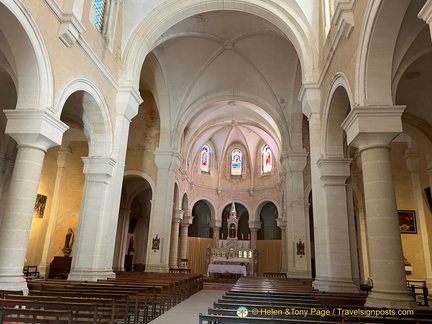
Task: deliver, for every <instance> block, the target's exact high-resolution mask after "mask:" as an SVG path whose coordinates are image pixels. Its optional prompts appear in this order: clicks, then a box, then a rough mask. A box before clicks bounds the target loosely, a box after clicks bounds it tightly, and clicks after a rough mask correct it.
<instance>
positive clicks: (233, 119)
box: [140, 11, 301, 158]
mask: <svg viewBox="0 0 432 324" xmlns="http://www.w3.org/2000/svg"><path fill="white" fill-rule="evenodd" d="M152 54H153V55H154V57H155V58H156V60H157V62H158V64H159V65H160V68H161V70H162V72H163V79H164V83H165V85H166V89H168V90H166V91H161V89H154V88H152V87H153V86H154V85H155V84H158V82H154V81H152V80H151V77H149V76H148V75H146V73H148V71H150V69H148V68H143V73H142V77H141V85H140V86H141V89H146V90H148V91H151V92H153V94H154V95H155V96H157V93H162V92H163V93H166V94H167V95H168V97H169V104H170V109H171V111H170V115H171V120H172V121H174V123H175V124H173V125H171V129H174V128H176V127H178V126H177V124H176V123H179V122H180V121H181V122H183V124H182V125H180V127H182V129H184V136H185V137H184V138H185V141H184V143H185V148H186V150H187V151H188V152H191V154H190V155H189V156H190V157H191V158H193V155H194V154H195V152H198V150H199V147H200V146H201V145H202V144H204V143H205V142H207V141H211V142H212V143H213V144H214V146H215V148H216V149H217V152H216V153H219V154H222V153H223V152H225V150H226V148H227V147H228V146H229V145H230V144H232V143H241V144H243V145H244V146H245V147H248V148H251V149H254V148H256V147H257V146H258V144H259V143H261V142H266V143H268V144H269V145H270V146H271V147H272V149H273V151H274V153H275V155H276V156H279V153H280V152H281V151H282V147H283V140H284V139H285V138H284V135H283V134H285V135H287V134H288V131H287V129H283V128H282V127H286V126H281V125H287V123H286V122H285V121H284V118H285V117H284V116H285V115H287V114H286V110H289V109H292V102H293V101H294V100H297V93H296V91H295V88H296V85H297V84H298V82H300V79H301V76H300V75H301V73H300V63H299V59H298V56H297V53H296V51H295V49H294V47H293V45H292V44H291V42H290V41H289V40H288V39H287V38H286V37H285V35H283V34H282V33H281V32H280V31H279V29H278V28H276V27H275V26H274V25H272V24H271V23H270V22H268V21H266V20H264V19H262V18H260V17H257V16H254V15H251V14H247V13H241V12H236V11H217V12H216V11H215V12H207V13H204V14H199V15H195V16H192V17H189V18H187V19H185V20H183V21H182V22H180V23H178V24H176V25H174V26H173V27H171V28H170V29H168V30H167V31H166V32H165V33H164V34H163V35H161V36H160V38H159V40H158V42H157V45H156V46H155V48H154V50H153V52H152ZM144 65H145V64H144ZM144 71H145V72H146V73H144ZM152 77H154V76H152ZM159 84H160V83H159ZM155 100H156V102H158V98H157V97H156V98H155ZM287 136H288V135H287ZM219 156H220V155H219ZM251 156H253V155H252V154H251Z"/></svg>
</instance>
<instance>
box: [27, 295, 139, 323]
mask: <svg viewBox="0 0 432 324" xmlns="http://www.w3.org/2000/svg"><path fill="white" fill-rule="evenodd" d="M29 295H30V296H56V297H83V298H94V299H98V298H102V299H115V305H116V316H117V317H118V318H116V319H120V318H121V319H122V320H123V321H124V323H130V322H131V319H133V320H134V321H135V318H137V316H138V313H139V312H138V303H137V302H136V301H135V300H134V299H132V298H131V297H130V294H126V293H109V292H89V291H87V292H80V291H70V290H66V289H65V290H60V289H59V290H30V291H29Z"/></svg>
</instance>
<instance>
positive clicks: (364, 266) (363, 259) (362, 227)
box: [356, 206, 370, 284]
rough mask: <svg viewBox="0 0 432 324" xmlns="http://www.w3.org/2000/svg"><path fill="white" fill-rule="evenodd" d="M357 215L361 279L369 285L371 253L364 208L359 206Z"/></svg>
mask: <svg viewBox="0 0 432 324" xmlns="http://www.w3.org/2000/svg"><path fill="white" fill-rule="evenodd" d="M356 214H357V221H358V223H357V246H358V248H359V261H360V277H361V281H362V283H364V284H365V283H367V281H368V279H369V278H370V269H369V252H368V250H369V249H368V241H367V230H366V219H365V213H364V207H363V206H358V207H357V209H356Z"/></svg>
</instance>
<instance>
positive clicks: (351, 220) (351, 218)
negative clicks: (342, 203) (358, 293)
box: [346, 179, 360, 288]
mask: <svg viewBox="0 0 432 324" xmlns="http://www.w3.org/2000/svg"><path fill="white" fill-rule="evenodd" d="M346 196H347V209H348V211H347V216H348V232H349V234H348V235H349V240H350V256H351V276H352V279H353V282H354V284H355V285H356V286H357V288H360V266H359V255H358V247H357V231H356V224H355V213H354V197H353V190H352V183H351V179H348V181H347V186H346Z"/></svg>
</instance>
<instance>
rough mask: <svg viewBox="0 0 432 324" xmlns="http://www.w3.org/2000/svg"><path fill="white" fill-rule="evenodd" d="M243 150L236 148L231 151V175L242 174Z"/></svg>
mask: <svg viewBox="0 0 432 324" xmlns="http://www.w3.org/2000/svg"><path fill="white" fill-rule="evenodd" d="M242 166H243V165H242V151H240V150H239V149H234V150H232V152H231V175H233V176H239V175H241V174H242Z"/></svg>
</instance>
